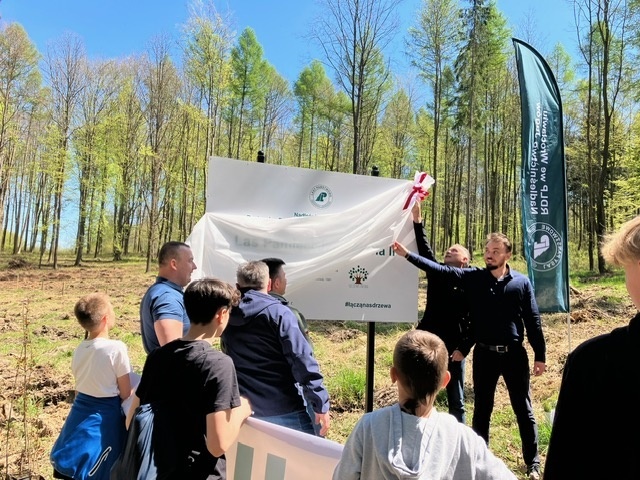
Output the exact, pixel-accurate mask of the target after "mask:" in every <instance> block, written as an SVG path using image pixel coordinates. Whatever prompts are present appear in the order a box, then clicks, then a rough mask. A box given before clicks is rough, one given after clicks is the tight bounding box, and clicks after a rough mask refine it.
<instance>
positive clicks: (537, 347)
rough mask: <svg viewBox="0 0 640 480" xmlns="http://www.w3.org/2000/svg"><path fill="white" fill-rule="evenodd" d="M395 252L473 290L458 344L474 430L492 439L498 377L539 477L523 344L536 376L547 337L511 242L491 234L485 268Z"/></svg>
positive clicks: (397, 247)
mask: <svg viewBox="0 0 640 480" xmlns="http://www.w3.org/2000/svg"><path fill="white" fill-rule="evenodd" d="M393 249H394V251H395V252H396V253H397V254H398V255H401V256H403V257H405V258H406V259H407V260H408V261H409V262H411V263H412V264H413V265H415V266H416V267H418V268H420V269H422V270H425V271H427V272H440V273H442V274H446V275H448V276H449V278H452V279H454V278H457V279H460V280H461V281H462V285H463V286H464V288H465V291H466V292H467V293H468V294H469V305H470V311H469V318H470V320H471V329H472V330H471V331H472V337H471V339H470V340H469V341H467V342H466V344H462V345H461V346H460V351H461V352H462V353H463V354H465V355H466V354H468V353H469V351H470V350H471V347H473V344H474V343H475V349H474V351H473V392H474V410H473V421H472V427H473V429H474V430H475V431H476V432H477V433H478V435H480V436H481V437H482V438H484V439H485V441H486V442H487V443H488V442H489V424H490V420H491V412H492V411H493V403H494V397H495V390H496V386H497V384H498V379H499V378H500V376H502V377H503V378H504V382H505V384H506V386H507V390H508V391H509V399H510V400H511V407H512V408H513V412H514V413H515V415H516V419H517V421H518V428H519V430H520V438H521V440H522V456H523V458H524V462H525V464H526V467H527V477H528V478H529V479H530V480H539V479H540V456H539V453H538V426H537V424H536V419H535V416H534V414H533V407H532V406H531V389H530V370H529V358H528V356H527V351H526V349H525V347H524V345H523V341H524V337H525V334H526V336H527V339H528V340H529V343H530V344H531V347H532V348H533V352H534V365H533V373H534V375H541V374H542V373H544V371H545V355H546V347H545V340H544V336H543V334H542V324H541V321H540V313H539V311H538V305H537V303H536V299H535V296H534V294H533V288H532V286H531V282H530V281H529V279H528V278H527V277H526V276H525V275H522V274H521V273H518V272H516V271H515V270H513V269H511V267H510V266H509V264H508V263H507V262H508V260H509V259H510V258H511V242H510V241H509V239H508V238H507V237H506V235H504V234H502V233H492V234H490V235H489V236H488V237H487V242H486V244H485V249H484V261H485V265H486V267H485V268H478V267H472V268H457V267H450V266H447V265H440V264H439V263H437V262H433V261H431V260H428V259H426V258H424V257H421V256H419V255H416V254H415V253H410V252H409V251H408V250H407V249H406V248H405V247H404V245H402V244H400V243H398V242H395V243H394V244H393Z"/></svg>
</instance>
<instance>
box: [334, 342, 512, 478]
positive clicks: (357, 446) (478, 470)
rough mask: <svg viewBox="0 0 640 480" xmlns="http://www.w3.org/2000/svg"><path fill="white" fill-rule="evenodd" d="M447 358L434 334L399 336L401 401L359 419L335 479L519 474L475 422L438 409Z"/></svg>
mask: <svg viewBox="0 0 640 480" xmlns="http://www.w3.org/2000/svg"><path fill="white" fill-rule="evenodd" d="M448 357H449V355H448V353H447V348H446V347H445V345H444V343H443V342H442V340H441V339H440V338H439V337H437V336H436V335H434V334H432V333H429V332H426V331H422V330H411V331H409V332H407V333H405V334H404V335H403V336H402V337H401V338H400V340H398V343H397V344H396V347H395V350H394V352H393V366H392V367H391V381H392V382H394V383H396V384H397V386H398V400H399V401H398V403H397V404H395V405H392V406H390V407H385V408H381V409H379V410H376V411H374V412H370V413H367V414H365V415H364V416H363V417H362V418H361V419H360V420H359V421H358V423H357V424H356V426H355V427H354V429H353V431H352V432H351V435H349V438H348V439H347V443H346V444H345V446H344V450H343V451H342V457H341V459H340V462H339V463H338V465H337V466H336V469H335V471H334V472H333V480H351V479H367V480H373V479H376V480H377V479H430V480H484V479H487V480H489V479H491V480H515V479H516V477H515V475H514V474H513V473H512V472H511V471H509V469H508V468H507V467H506V465H505V464H504V463H503V462H502V461H501V460H500V459H498V458H497V457H495V456H494V455H493V454H492V453H491V451H490V450H489V448H488V447H487V444H486V443H485V441H484V440H483V439H482V438H481V437H480V436H478V435H477V434H476V433H475V432H474V431H473V430H472V429H471V428H470V427H468V426H467V425H464V424H462V423H459V422H458V421H457V420H456V419H455V418H454V417H453V416H452V415H449V414H448V413H442V412H438V411H436V409H435V407H434V402H435V399H436V395H437V394H438V391H440V390H441V389H443V388H445V387H446V385H447V383H448V382H449V379H450V378H451V375H450V373H449V372H448V371H447V362H448Z"/></svg>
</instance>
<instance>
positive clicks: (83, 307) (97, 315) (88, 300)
mask: <svg viewBox="0 0 640 480" xmlns="http://www.w3.org/2000/svg"><path fill="white" fill-rule="evenodd" d="M111 309H113V306H112V305H111V300H109V296H108V295H107V294H106V293H90V294H89V295H85V296H84V297H82V298H81V299H80V300H78V301H77V302H76V305H75V307H73V313H74V315H75V316H76V318H77V319H78V323H80V325H81V326H82V328H84V329H85V330H86V331H88V332H90V331H92V330H94V329H95V328H96V327H97V326H98V325H100V321H101V320H102V319H103V318H104V317H105V315H108V314H109V312H110V311H111Z"/></svg>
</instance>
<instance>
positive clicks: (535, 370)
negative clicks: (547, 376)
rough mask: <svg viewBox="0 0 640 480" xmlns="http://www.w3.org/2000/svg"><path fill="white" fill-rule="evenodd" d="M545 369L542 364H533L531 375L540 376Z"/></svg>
mask: <svg viewBox="0 0 640 480" xmlns="http://www.w3.org/2000/svg"><path fill="white" fill-rule="evenodd" d="M546 369H547V366H546V365H545V364H544V362H533V374H534V375H535V376H536V377H537V376H538V375H542V374H543V373H544V372H545V370H546Z"/></svg>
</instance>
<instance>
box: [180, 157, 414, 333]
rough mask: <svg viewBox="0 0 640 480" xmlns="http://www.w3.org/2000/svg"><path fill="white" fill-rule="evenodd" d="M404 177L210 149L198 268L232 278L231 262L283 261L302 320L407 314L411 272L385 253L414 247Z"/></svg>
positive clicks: (386, 318)
mask: <svg viewBox="0 0 640 480" xmlns="http://www.w3.org/2000/svg"><path fill="white" fill-rule="evenodd" d="M411 189H412V183H411V182H409V181H407V180H395V179H388V178H377V177H368V176H362V175H350V174H344V173H336V172H325V171H316V170H309V169H304V168H295V167H282V166H277V165H268V164H262V163H254V162H245V161H241V160H231V159H226V158H219V157H214V158H212V159H211V160H210V166H209V183H208V186H207V213H206V214H205V215H204V216H203V217H202V218H201V219H200V221H199V222H198V223H197V224H196V226H195V227H194V229H193V231H192V233H191V235H190V236H189V238H188V239H187V243H189V244H190V245H191V248H192V250H193V253H194V257H195V263H196V265H197V266H198V270H197V271H196V272H194V274H193V276H192V278H193V279H195V278H201V277H204V276H215V277H218V278H221V279H223V280H226V281H228V282H231V283H235V273H236V269H237V266H238V265H239V264H240V263H242V262H245V261H248V260H259V259H261V258H265V257H278V258H281V259H283V260H284V261H285V262H286V266H285V270H286V272H287V279H288V284H287V292H286V297H287V299H289V300H290V301H291V303H292V305H294V306H295V307H296V308H298V309H299V310H300V311H301V312H302V313H303V314H304V315H305V317H306V318H308V319H316V320H358V321H380V322H415V321H416V319H417V308H416V307H417V303H418V300H417V292H418V288H417V281H418V271H417V269H416V268H415V267H413V266H412V265H410V264H409V263H408V262H406V261H401V260H399V259H396V258H394V253H393V250H392V249H391V244H392V243H393V241H394V240H395V239H398V240H399V241H400V242H402V243H404V244H405V245H409V246H411V245H415V239H414V234H413V226H412V225H411V219H410V218H411V214H410V211H409V209H405V210H403V207H404V204H405V202H406V200H407V197H408V196H409V194H410V193H411Z"/></svg>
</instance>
